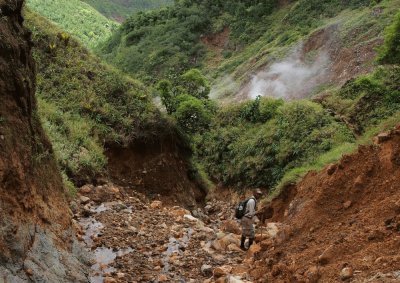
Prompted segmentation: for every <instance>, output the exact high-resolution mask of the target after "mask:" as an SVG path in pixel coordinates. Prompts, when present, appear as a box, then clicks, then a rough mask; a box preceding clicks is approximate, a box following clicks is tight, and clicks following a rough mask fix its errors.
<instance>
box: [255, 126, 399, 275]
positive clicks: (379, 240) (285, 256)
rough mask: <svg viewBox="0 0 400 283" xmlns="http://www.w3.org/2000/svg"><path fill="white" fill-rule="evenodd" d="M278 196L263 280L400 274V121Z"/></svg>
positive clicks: (259, 264)
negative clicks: (274, 237) (276, 227)
mask: <svg viewBox="0 0 400 283" xmlns="http://www.w3.org/2000/svg"><path fill="white" fill-rule="evenodd" d="M375 141H376V142H375V144H374V145H372V146H361V147H359V149H358V152H357V153H355V154H353V155H349V156H345V157H343V159H342V160H341V161H340V162H338V163H337V164H332V165H330V166H328V167H327V168H326V169H325V170H323V171H322V172H319V173H316V172H311V173H309V174H308V175H307V176H306V177H305V178H304V179H303V180H302V181H301V182H300V183H299V184H298V185H297V186H295V187H292V188H288V190H289V191H288V192H286V193H285V194H283V195H282V197H279V198H278V199H276V200H275V201H274V202H273V203H272V205H271V207H272V208H273V209H274V211H275V215H274V216H273V218H272V219H271V221H279V222H281V223H282V229H281V232H280V233H281V237H280V240H279V241H278V242H268V241H266V242H264V243H261V244H262V246H263V249H262V251H261V253H260V254H259V255H258V258H259V260H257V261H256V262H255V266H254V270H253V272H257V273H258V272H259V273H260V274H263V273H264V274H265V275H263V276H261V277H260V278H262V279H261V280H264V281H262V282H340V281H341V280H343V281H345V280H347V281H350V282H400V256H399V250H400V127H397V129H396V130H393V131H391V132H390V133H383V134H381V135H379V136H378V137H377V138H376V140H375Z"/></svg>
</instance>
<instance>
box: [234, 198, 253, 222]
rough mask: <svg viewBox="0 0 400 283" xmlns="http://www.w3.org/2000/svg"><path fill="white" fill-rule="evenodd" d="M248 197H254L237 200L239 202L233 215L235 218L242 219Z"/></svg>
mask: <svg viewBox="0 0 400 283" xmlns="http://www.w3.org/2000/svg"><path fill="white" fill-rule="evenodd" d="M250 199H254V198H249V199H246V200H244V201H241V202H239V204H238V205H237V206H236V210H235V217H236V218H237V219H242V218H243V216H244V215H245V213H246V206H247V202H248V201H249V200H250ZM254 201H255V199H254Z"/></svg>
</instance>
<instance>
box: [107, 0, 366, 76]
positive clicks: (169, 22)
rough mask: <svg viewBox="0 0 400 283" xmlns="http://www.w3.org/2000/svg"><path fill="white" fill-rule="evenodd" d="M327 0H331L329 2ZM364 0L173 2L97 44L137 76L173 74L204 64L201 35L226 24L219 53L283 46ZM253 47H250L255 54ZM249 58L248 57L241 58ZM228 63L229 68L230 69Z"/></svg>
mask: <svg viewBox="0 0 400 283" xmlns="http://www.w3.org/2000/svg"><path fill="white" fill-rule="evenodd" d="M332 2H333V3H332ZM370 3H371V1H370V0H351V1H340V0H337V1H306V0H300V1H297V2H296V3H295V4H292V5H291V6H289V7H285V8H281V9H279V7H278V1H277V0H268V1H260V0H257V1H244V0H236V1H215V0H214V1H209V0H202V1H191V0H181V1H176V2H175V5H173V6H170V7H167V8H163V9H161V10H157V11H150V12H143V13H138V14H136V15H134V16H133V17H131V18H130V19H128V20H127V21H126V22H125V23H124V24H123V25H122V27H121V28H120V30H119V31H118V32H117V33H115V34H114V35H113V37H112V38H110V40H108V42H106V43H105V44H104V45H102V46H101V48H100V54H102V55H103V56H104V58H105V59H106V60H107V61H108V62H111V63H113V64H115V65H116V66H118V67H119V68H122V69H123V70H125V71H127V72H130V73H134V74H136V75H138V76H139V77H141V78H144V79H148V80H150V81H151V80H154V77H156V78H166V77H174V76H176V75H177V74H178V75H180V74H182V73H183V72H184V71H186V70H188V69H190V68H193V67H205V66H204V60H205V59H206V58H207V56H209V55H207V48H206V46H205V45H204V44H203V43H202V40H201V39H202V38H206V37H207V36H212V35H215V34H219V33H220V32H222V31H223V30H224V29H226V28H227V29H229V31H230V32H229V38H228V39H227V41H226V42H223V43H222V44H223V51H222V54H223V56H224V57H225V58H230V57H233V58H235V56H236V55H237V54H241V53H242V52H243V51H244V49H245V48H246V46H248V45H249V44H253V42H255V41H258V40H261V42H262V45H267V44H271V46H270V47H283V46H288V45H290V44H292V43H294V42H295V41H297V40H299V39H300V38H301V37H302V36H304V35H305V34H308V33H309V32H310V31H312V30H313V29H314V28H316V27H318V26H320V25H321V24H322V23H323V22H324V20H325V19H327V18H330V17H333V16H335V15H337V14H338V13H340V12H341V11H343V10H345V9H355V8H358V7H365V6H368V5H370ZM258 53H259V49H258V50H253V52H252V54H253V55H256V54H258ZM246 58H247V59H249V58H248V57H246ZM228 61H229V62H230V63H229V64H228V65H223V66H221V67H223V69H222V70H221V71H227V70H229V71H233V69H234V68H235V67H237V66H238V65H239V64H240V63H241V62H243V61H242V60H240V59H239V58H237V59H234V60H233V61H231V60H228ZM232 67H233V68H232Z"/></svg>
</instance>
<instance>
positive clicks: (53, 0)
mask: <svg viewBox="0 0 400 283" xmlns="http://www.w3.org/2000/svg"><path fill="white" fill-rule="evenodd" d="M26 2H27V6H28V7H29V8H30V9H32V10H33V11H35V12H37V13H38V14H40V15H42V16H44V17H45V18H47V19H49V20H51V21H53V22H54V23H56V24H57V25H58V26H59V27H60V28H62V29H63V30H65V31H66V32H68V33H70V34H72V35H74V36H75V37H77V38H78V39H79V40H80V41H81V42H82V43H83V44H84V45H85V46H86V47H89V48H92V47H94V46H96V45H98V44H99V43H100V42H103V41H104V40H106V39H107V38H108V37H110V36H111V34H112V32H113V31H114V30H115V29H116V28H117V27H118V25H117V24H116V23H115V22H114V21H112V20H109V19H107V18H106V17H105V16H103V15H102V14H100V13H99V12H98V11H97V10H96V9H94V8H93V7H92V6H90V5H89V4H86V3H84V2H82V1H80V0H27V1H26Z"/></svg>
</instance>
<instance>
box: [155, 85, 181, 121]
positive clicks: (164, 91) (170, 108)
mask: <svg viewBox="0 0 400 283" xmlns="http://www.w3.org/2000/svg"><path fill="white" fill-rule="evenodd" d="M156 89H157V90H158V91H159V93H160V98H161V102H162V104H163V105H164V106H165V109H166V110H167V113H168V114H169V115H171V114H172V113H174V112H175V111H176V103H175V101H174V100H175V99H174V94H173V93H172V84H171V82H170V81H169V80H161V81H159V82H158V84H157V86H156Z"/></svg>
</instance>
